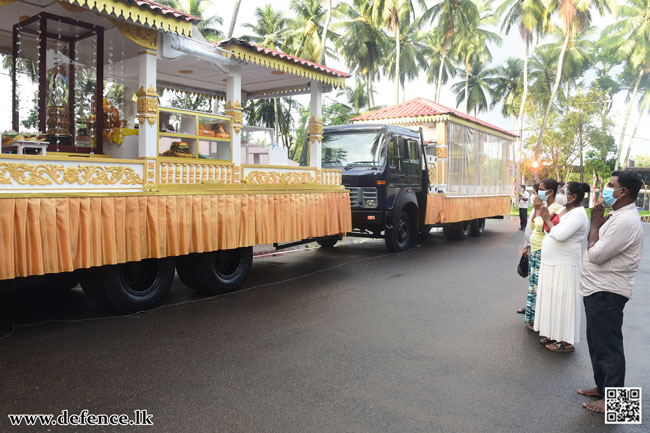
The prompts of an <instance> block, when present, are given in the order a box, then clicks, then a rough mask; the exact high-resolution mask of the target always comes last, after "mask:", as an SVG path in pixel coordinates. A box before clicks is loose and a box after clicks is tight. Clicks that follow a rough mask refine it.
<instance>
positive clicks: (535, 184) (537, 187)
mask: <svg viewBox="0 0 650 433" xmlns="http://www.w3.org/2000/svg"><path fill="white" fill-rule="evenodd" d="M533 189H534V190H535V192H538V191H539V183H534V184H533Z"/></svg>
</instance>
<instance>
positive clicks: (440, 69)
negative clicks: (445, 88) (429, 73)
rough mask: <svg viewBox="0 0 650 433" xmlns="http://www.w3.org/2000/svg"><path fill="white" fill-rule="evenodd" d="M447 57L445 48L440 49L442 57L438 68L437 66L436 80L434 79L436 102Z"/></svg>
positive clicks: (438, 101) (438, 99)
mask: <svg viewBox="0 0 650 433" xmlns="http://www.w3.org/2000/svg"><path fill="white" fill-rule="evenodd" d="M446 58H447V50H446V49H443V50H442V59H440V68H438V81H436V101H435V102H436V103H440V89H441V88H442V71H443V70H444V67H445V59H446Z"/></svg>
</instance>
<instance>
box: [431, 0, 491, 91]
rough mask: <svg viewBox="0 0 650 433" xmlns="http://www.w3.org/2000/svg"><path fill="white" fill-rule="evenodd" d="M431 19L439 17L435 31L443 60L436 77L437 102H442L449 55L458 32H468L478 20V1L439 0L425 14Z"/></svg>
mask: <svg viewBox="0 0 650 433" xmlns="http://www.w3.org/2000/svg"><path fill="white" fill-rule="evenodd" d="M425 16H428V17H429V19H430V20H431V21H434V20H436V19H437V22H436V24H435V25H434V27H433V31H434V32H436V33H437V40H438V42H439V43H440V48H439V51H440V52H441V54H442V55H441V60H440V63H439V67H438V78H437V79H436V98H435V101H436V102H440V89H441V88H442V84H443V82H444V80H443V73H444V68H445V65H446V64H447V62H446V59H447V55H448V54H449V52H450V51H451V49H452V47H453V46H454V42H455V40H456V36H457V35H458V32H462V33H468V32H469V26H470V23H472V22H475V21H476V20H478V17H479V10H478V8H477V6H476V3H475V2H473V1H471V0H438V1H437V2H436V3H434V4H433V6H432V7H431V8H429V9H428V10H427V12H426V14H425Z"/></svg>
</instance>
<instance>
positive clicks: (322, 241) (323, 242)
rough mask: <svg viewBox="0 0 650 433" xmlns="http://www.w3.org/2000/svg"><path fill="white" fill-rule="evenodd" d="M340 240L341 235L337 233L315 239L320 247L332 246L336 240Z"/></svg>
mask: <svg viewBox="0 0 650 433" xmlns="http://www.w3.org/2000/svg"><path fill="white" fill-rule="evenodd" d="M340 240H341V236H339V235H334V236H328V237H326V238H322V239H319V240H317V241H316V243H317V244H318V245H320V246H321V248H334V245H336V243H337V242H338V241H340Z"/></svg>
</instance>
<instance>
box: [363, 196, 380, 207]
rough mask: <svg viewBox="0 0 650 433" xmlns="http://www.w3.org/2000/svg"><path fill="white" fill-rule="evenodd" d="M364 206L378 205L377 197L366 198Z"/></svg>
mask: <svg viewBox="0 0 650 433" xmlns="http://www.w3.org/2000/svg"><path fill="white" fill-rule="evenodd" d="M363 207H377V199H374V198H371V199H368V200H366V202H365V203H364V206H363Z"/></svg>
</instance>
